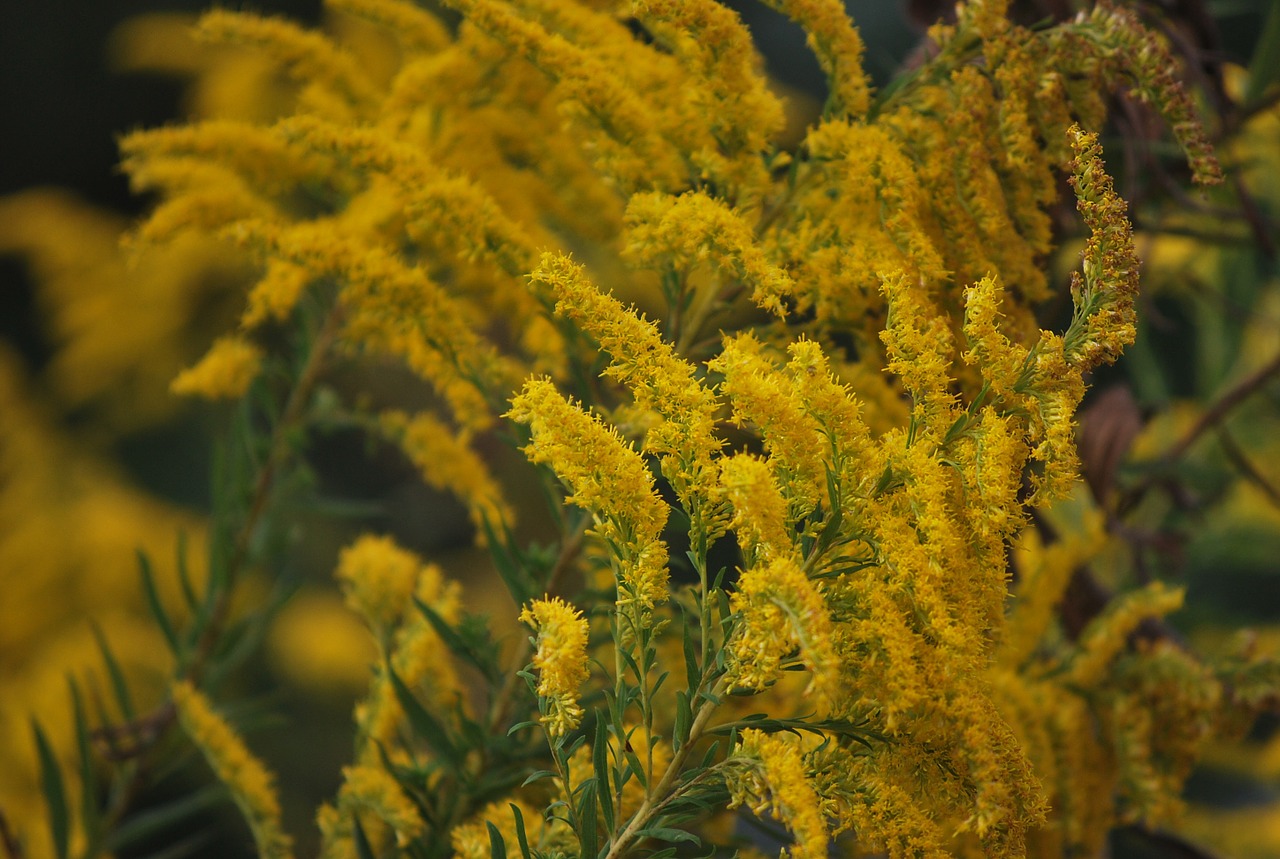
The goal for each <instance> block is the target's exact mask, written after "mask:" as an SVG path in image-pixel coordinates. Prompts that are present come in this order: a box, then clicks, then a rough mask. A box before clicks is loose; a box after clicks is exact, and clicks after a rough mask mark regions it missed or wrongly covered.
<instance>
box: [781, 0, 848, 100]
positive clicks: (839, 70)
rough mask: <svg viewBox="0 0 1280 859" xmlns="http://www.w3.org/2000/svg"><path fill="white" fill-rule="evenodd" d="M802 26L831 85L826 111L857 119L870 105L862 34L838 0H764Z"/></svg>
mask: <svg viewBox="0 0 1280 859" xmlns="http://www.w3.org/2000/svg"><path fill="white" fill-rule="evenodd" d="M765 2H766V3H767V4H768V5H769V6H771V7H773V8H774V9H777V10H778V11H779V12H782V13H783V14H784V15H787V16H788V17H789V18H791V19H792V20H793V21H795V22H796V23H797V24H799V25H800V26H801V27H803V28H804V31H805V39H806V41H807V42H808V44H809V47H810V49H812V50H813V53H814V55H815V56H816V57H817V58H818V65H820V66H821V67H822V71H823V72H825V73H826V75H827V80H828V81H829V82H830V85H831V97H830V102H829V105H828V109H827V113H828V114H829V115H833V116H839V115H845V116H849V117H851V118H853V119H861V118H862V117H863V116H865V115H866V112H867V108H869V107H870V106H871V84H870V81H869V80H868V79H867V73H866V71H864V70H863V68H862V51H863V44H862V36H861V34H859V33H858V28H857V27H855V26H854V25H853V22H852V21H850V20H849V14H848V12H847V11H846V8H845V4H844V3H842V2H840V0H765Z"/></svg>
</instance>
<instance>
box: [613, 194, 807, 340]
mask: <svg viewBox="0 0 1280 859" xmlns="http://www.w3.org/2000/svg"><path fill="white" fill-rule="evenodd" d="M626 225H627V244H626V247H625V248H624V249H623V254H624V255H625V256H628V257H630V258H631V259H632V260H634V261H635V262H636V263H638V264H640V265H644V266H647V267H649V268H655V269H656V268H659V267H660V266H661V265H662V264H663V263H664V262H665V263H667V264H669V265H671V266H673V267H674V268H676V269H677V270H681V269H683V270H688V269H690V268H692V267H693V266H694V265H695V264H697V263H698V262H699V261H701V260H702V259H703V258H705V257H710V258H711V259H712V260H713V261H714V262H715V263H716V265H717V266H718V267H719V268H720V269H721V271H724V272H726V273H727V274H729V275H730V276H731V277H736V278H739V279H741V280H742V282H743V283H744V284H746V285H747V286H749V287H751V290H752V292H751V300H752V301H754V302H755V303H756V304H757V305H759V306H760V307H763V308H764V309H766V310H768V311H770V312H771V313H773V314H775V315H777V316H779V317H782V316H784V315H785V313H786V311H785V310H784V309H783V306H782V299H783V298H786V297H787V296H789V295H791V293H792V291H793V290H794V288H795V284H794V283H792V281H791V277H790V275H788V274H787V273H786V272H785V271H783V270H782V269H780V268H778V267H777V266H776V265H774V264H772V263H771V262H770V261H769V259H768V257H767V256H766V255H765V253H764V251H763V250H761V248H760V247H759V246H758V245H757V244H756V239H755V233H754V231H753V230H752V228H751V225H750V224H748V223H747V222H746V221H745V220H743V218H742V216H741V215H739V214H738V213H737V212H736V211H734V210H733V209H731V208H730V207H729V206H728V204H726V203H725V202H724V201H722V200H718V199H716V198H714V197H710V196H708V195H707V194H705V193H703V192H701V191H691V192H689V193H687V194H682V195H680V196H679V197H674V196H671V195H670V194H656V193H654V194H635V195H633V196H632V197H631V199H630V201H628V203H627V214H626Z"/></svg>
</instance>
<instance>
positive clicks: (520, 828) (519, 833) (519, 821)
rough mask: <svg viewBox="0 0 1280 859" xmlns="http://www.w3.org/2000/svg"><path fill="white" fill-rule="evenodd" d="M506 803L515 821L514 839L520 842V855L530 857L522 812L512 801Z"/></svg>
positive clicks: (524, 857) (528, 858) (530, 858)
mask: <svg viewBox="0 0 1280 859" xmlns="http://www.w3.org/2000/svg"><path fill="white" fill-rule="evenodd" d="M507 805H509V806H511V816H512V817H514V818H515V821H516V841H518V842H519V843H520V857H521V859H532V856H531V854H530V852H529V836H528V835H527V834H526V833H525V831H524V812H522V811H521V810H520V806H518V805H516V804H515V803H514V802H509V803H507Z"/></svg>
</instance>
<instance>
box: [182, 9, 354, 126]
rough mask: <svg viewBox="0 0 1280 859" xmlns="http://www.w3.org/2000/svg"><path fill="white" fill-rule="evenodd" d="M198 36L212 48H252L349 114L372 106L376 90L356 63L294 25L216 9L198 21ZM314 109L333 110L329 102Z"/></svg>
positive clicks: (323, 102)
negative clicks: (316, 88)
mask: <svg viewBox="0 0 1280 859" xmlns="http://www.w3.org/2000/svg"><path fill="white" fill-rule="evenodd" d="M196 34H197V35H198V36H199V37H200V38H202V39H207V40H209V41H211V42H229V43H239V44H248V45H253V46H255V47H256V48H258V49H259V50H262V51H263V52H265V53H267V54H268V55H269V56H271V57H272V58H273V59H275V60H276V61H277V62H278V63H279V64H280V65H281V67H282V68H283V69H284V71H285V72H286V73H287V74H289V75H290V76H291V77H294V78H296V79H297V80H299V81H302V82H305V83H307V84H311V85H313V86H319V87H320V88H322V89H323V90H324V91H325V92H326V93H330V94H332V95H334V96H337V97H338V98H339V99H341V102H342V103H343V106H344V107H346V108H348V109H350V108H357V107H367V106H369V105H370V104H372V103H374V102H375V101H376V97H375V94H374V93H375V88H374V86H373V84H372V83H370V81H369V79H368V78H367V77H366V76H365V74H364V72H363V70H362V69H361V68H360V66H359V64H358V63H357V62H356V61H355V58H354V57H352V56H350V55H349V54H347V53H345V52H343V51H341V50H340V49H338V48H337V46H335V45H334V44H333V42H331V41H329V40H328V39H326V38H325V37H324V36H322V35H320V34H319V33H313V32H310V31H308V30H306V29H303V28H302V27H299V26H298V25H297V24H295V23H293V22H292V21H287V20H284V19H281V18H265V17H262V16H259V15H252V14H248V13H243V12H229V11H225V10H221V9H219V10H215V11H212V12H207V13H205V15H204V16H203V17H201V19H200V21H199V23H198V24H197V26H196ZM318 103H319V104H325V105H326V106H329V105H332V104H333V102H331V101H329V100H327V99H326V100H324V101H321V102H318Z"/></svg>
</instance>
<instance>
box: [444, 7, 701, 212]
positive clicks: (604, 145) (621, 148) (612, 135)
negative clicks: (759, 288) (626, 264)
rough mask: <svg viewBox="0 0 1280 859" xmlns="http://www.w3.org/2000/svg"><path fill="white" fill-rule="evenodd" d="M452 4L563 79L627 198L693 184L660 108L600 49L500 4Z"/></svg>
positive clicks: (599, 157)
mask: <svg viewBox="0 0 1280 859" xmlns="http://www.w3.org/2000/svg"><path fill="white" fill-rule="evenodd" d="M448 5H449V6H451V7H452V8H454V9H457V10H458V11H459V12H461V13H462V14H463V15H465V16H466V18H467V21H468V22H469V23H470V24H472V25H474V26H476V27H478V28H480V29H481V30H483V31H484V32H486V33H488V34H490V35H491V36H493V37H494V38H495V39H497V40H498V41H499V42H502V43H503V44H505V45H507V46H509V47H510V48H511V49H512V50H514V51H516V52H517V53H519V54H521V55H523V56H524V57H525V58H526V59H528V60H529V62H531V63H533V65H534V66H536V67H537V68H539V69H540V70H541V71H542V72H544V73H545V74H547V75H548V76H550V77H552V78H553V79H555V80H557V81H558V82H559V84H560V86H559V88H558V89H559V91H560V95H561V97H562V99H563V102H562V104H563V105H564V110H565V112H566V113H568V114H570V115H571V116H572V117H573V118H574V119H575V120H576V121H577V122H578V123H579V124H580V125H582V126H585V127H587V128H589V129H591V142H592V143H593V146H592V152H591V154H592V156H593V159H594V161H595V163H596V166H597V169H599V170H600V171H601V172H602V173H604V174H605V175H607V176H609V177H611V178H612V179H613V180H614V181H615V182H616V183H617V185H618V187H619V188H620V189H621V190H622V191H623V192H624V193H626V192H630V191H634V190H637V189H651V188H653V189H667V190H671V189H676V188H680V187H683V186H684V185H685V184H686V181H687V176H688V171H687V169H686V166H685V163H684V159H683V158H682V157H681V154H680V152H679V150H678V149H677V148H676V147H675V146H674V145H673V144H672V143H671V142H670V141H669V140H667V139H665V138H664V137H663V135H662V134H661V133H660V131H659V126H658V123H657V120H658V118H659V111H658V110H657V109H655V108H653V107H651V106H650V105H648V104H646V103H645V102H644V100H643V99H642V98H641V97H640V96H639V95H638V94H637V93H635V92H634V91H633V90H632V89H631V87H629V86H628V85H627V82H626V81H624V80H623V79H622V78H621V77H619V74H618V73H617V72H615V71H614V70H613V69H611V68H609V67H608V66H606V65H605V64H604V63H602V62H601V61H600V60H599V59H598V58H597V57H596V55H595V54H594V53H593V52H591V51H588V50H584V49H583V48H581V47H579V46H578V45H575V44H572V43H571V42H570V41H568V40H567V39H566V38H564V37H563V36H561V35H560V34H558V33H552V32H550V31H548V30H547V28H546V27H544V26H543V25H542V24H539V23H538V22H536V21H531V20H528V19H525V18H521V17H519V16H518V15H515V14H513V13H511V12H510V11H508V9H507V7H506V6H504V5H502V4H500V3H497V2H495V0H448Z"/></svg>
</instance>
